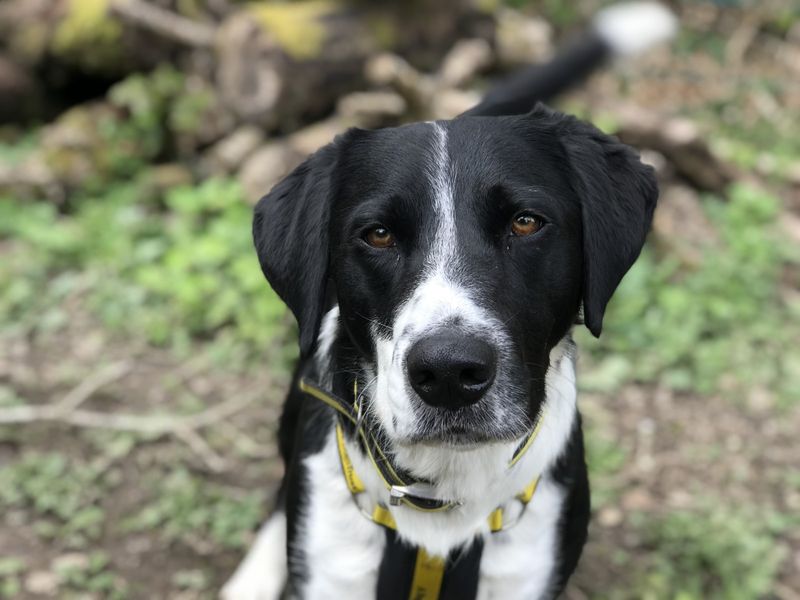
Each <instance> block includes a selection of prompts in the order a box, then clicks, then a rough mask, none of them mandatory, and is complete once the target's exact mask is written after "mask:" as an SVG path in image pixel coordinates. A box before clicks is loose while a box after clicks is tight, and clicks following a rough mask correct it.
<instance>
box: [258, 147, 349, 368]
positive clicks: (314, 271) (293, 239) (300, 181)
mask: <svg viewBox="0 0 800 600" xmlns="http://www.w3.org/2000/svg"><path fill="white" fill-rule="evenodd" d="M336 157H337V148H336V142H334V143H332V144H329V145H327V146H325V147H324V148H322V149H320V150H318V151H317V152H316V153H315V154H312V155H311V156H310V157H309V158H307V159H306V160H305V162H303V163H302V164H301V165H300V166H299V167H297V168H296V169H295V170H294V171H292V172H291V173H290V174H289V175H288V176H287V177H286V178H285V179H283V180H282V181H281V182H280V183H278V184H277V185H276V186H275V187H274V188H272V191H271V192H270V193H269V194H267V195H266V196H264V197H263V198H261V200H259V202H258V204H256V208H255V214H254V217H253V241H254V242H255V246H256V252H257V253H258V261H259V262H260V263H261V270H262V271H263V272H264V275H265V276H266V278H267V280H268V281H269V283H270V285H272V288H273V289H274V290H275V292H277V294H278V296H280V297H281V299H282V300H283V301H284V302H285V303H286V305H287V306H288V307H289V308H290V309H291V311H292V312H293V313H294V316H295V318H296V319H297V324H298V325H299V327H300V355H301V356H307V355H308V354H309V353H310V352H311V351H312V349H313V348H314V343H315V342H316V338H317V334H318V332H319V327H320V322H321V320H322V313H323V311H324V308H325V292H326V287H327V280H328V263H329V254H330V253H329V231H328V229H329V227H328V224H329V218H330V203H331V173H332V171H333V169H334V166H335V163H336Z"/></svg>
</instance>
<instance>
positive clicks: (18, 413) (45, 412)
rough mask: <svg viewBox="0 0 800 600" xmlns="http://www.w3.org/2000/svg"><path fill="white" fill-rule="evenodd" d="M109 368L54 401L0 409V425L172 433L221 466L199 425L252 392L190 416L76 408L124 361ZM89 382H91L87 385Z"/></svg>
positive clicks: (242, 404)
mask: <svg viewBox="0 0 800 600" xmlns="http://www.w3.org/2000/svg"><path fill="white" fill-rule="evenodd" d="M112 367H114V368H111V367H109V368H108V369H106V370H104V371H101V372H99V373H98V374H97V375H96V376H94V377H91V378H89V379H87V380H86V382H84V384H82V385H80V386H78V387H77V388H75V390H73V391H72V392H70V393H69V394H67V395H66V396H65V397H64V399H62V400H61V401H60V402H58V403H56V404H49V405H44V406H14V407H10V408H5V409H2V410H0V425H16V424H24V423H40V422H50V423H62V424H64V425H70V426H73V427H85V428H89V429H107V430H112V431H126V432H132V433H138V434H141V435H146V436H153V437H161V436H166V435H172V436H174V437H176V438H177V439H179V440H181V441H182V442H184V443H185V444H186V445H187V446H189V448H190V449H191V450H192V451H193V452H195V453H196V454H197V455H198V456H199V457H200V459H201V460H202V461H203V462H204V463H205V464H206V465H207V466H208V468H209V469H211V470H212V471H221V470H224V469H225V466H226V464H227V463H226V461H225V460H224V459H223V458H222V457H221V456H220V455H219V454H217V453H216V452H215V451H214V450H213V448H211V446H210V445H209V444H208V443H207V442H206V441H205V440H204V439H203V438H202V437H201V436H200V435H199V434H198V433H197V431H198V430H199V429H203V428H204V427H208V426H210V425H213V424H215V423H218V422H220V421H223V420H224V419H227V418H228V417H230V416H231V415H233V414H235V413H237V412H240V411H241V410H243V409H245V408H246V407H247V406H248V405H250V404H251V403H252V402H253V401H254V399H255V397H256V396H255V395H254V394H251V395H244V396H240V397H238V398H234V399H232V400H229V401H227V402H223V403H221V404H218V405H216V406H213V407H211V408H209V409H207V410H205V411H203V412H201V413H198V414H196V415H190V416H185V417H184V416H177V415H155V416H146V415H130V414H109V413H103V412H98V411H92V410H81V409H78V408H77V406H79V405H80V404H81V403H82V402H84V401H85V400H86V399H87V398H88V397H90V396H91V394H92V393H93V392H94V391H97V389H99V388H100V387H102V385H105V384H106V383H109V382H110V381H112V380H113V379H115V378H119V377H121V376H122V375H123V374H124V373H123V371H125V369H129V368H130V367H129V366H128V365H126V364H125V363H118V364H117V365H112ZM90 384H91V385H90Z"/></svg>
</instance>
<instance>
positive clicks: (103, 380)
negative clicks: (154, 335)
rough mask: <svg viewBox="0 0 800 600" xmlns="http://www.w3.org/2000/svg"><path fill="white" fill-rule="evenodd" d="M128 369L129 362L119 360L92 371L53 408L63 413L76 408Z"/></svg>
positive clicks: (129, 366)
mask: <svg viewBox="0 0 800 600" xmlns="http://www.w3.org/2000/svg"><path fill="white" fill-rule="evenodd" d="M130 371H131V364H130V363H129V362H128V361H121V362H117V363H113V364H110V365H108V366H107V367H105V368H104V369H102V370H100V371H97V372H96V373H93V374H92V375H90V376H89V377H87V378H86V379H84V380H83V381H82V382H81V383H80V384H79V385H78V386H77V387H74V388H73V389H72V390H70V392H69V393H68V394H67V395H66V396H64V397H63V398H62V399H61V401H59V402H58V403H57V404H56V406H55V409H57V410H60V411H61V412H64V413H67V412H71V411H73V410H75V409H77V408H78V407H79V406H80V405H81V404H83V403H84V402H86V400H88V399H89V398H90V397H91V396H92V395H93V394H94V393H95V392H97V391H98V390H99V389H100V388H103V387H105V386H107V385H108V384H109V383H112V382H114V381H116V380H118V379H120V378H122V377H124V376H125V375H127V374H128V373H130Z"/></svg>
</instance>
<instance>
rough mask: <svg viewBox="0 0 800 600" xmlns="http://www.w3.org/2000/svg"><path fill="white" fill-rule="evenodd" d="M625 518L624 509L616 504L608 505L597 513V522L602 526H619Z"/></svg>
mask: <svg viewBox="0 0 800 600" xmlns="http://www.w3.org/2000/svg"><path fill="white" fill-rule="evenodd" d="M623 519H624V515H623V513H622V511H621V510H620V509H619V508H617V507H616V506H606V507H604V508H601V509H600V512H598V513H597V522H598V523H599V524H600V526H601V527H617V526H619V525H620V524H621V523H622V521H623Z"/></svg>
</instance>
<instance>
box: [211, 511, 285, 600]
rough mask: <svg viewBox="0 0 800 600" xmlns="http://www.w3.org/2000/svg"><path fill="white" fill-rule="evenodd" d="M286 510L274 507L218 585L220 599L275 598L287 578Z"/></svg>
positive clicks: (248, 599) (280, 591) (250, 599)
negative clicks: (239, 560) (231, 571)
mask: <svg viewBox="0 0 800 600" xmlns="http://www.w3.org/2000/svg"><path fill="white" fill-rule="evenodd" d="M287 575H288V573H287V562H286V513H285V512H284V511H283V510H278V511H276V512H275V513H274V514H273V515H272V516H271V517H270V518H269V519H268V520H267V522H266V523H264V525H263V526H262V527H261V530H260V531H259V532H258V536H257V537H256V540H255V542H254V543H253V546H252V548H250V551H249V552H248V553H247V556H246V557H245V559H244V560H243V561H242V563H241V564H240V565H239V567H238V568H237V569H236V572H235V573H234V574H233V577H231V578H230V579H229V580H228V582H227V583H226V584H225V586H224V587H223V588H222V592H221V593H220V598H221V599H222V600H278V599H279V598H280V597H281V594H282V593H283V588H284V585H285V584H286V578H287Z"/></svg>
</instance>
